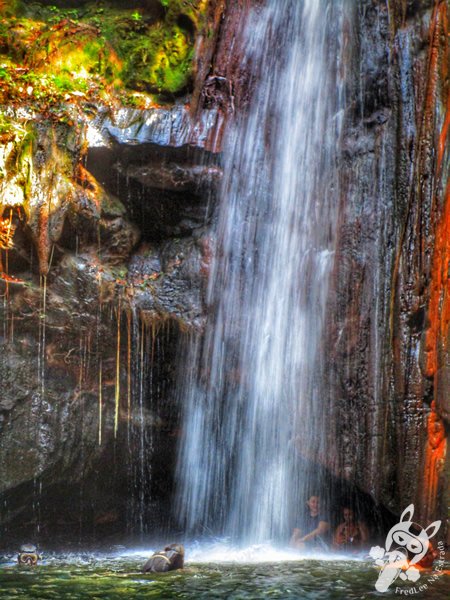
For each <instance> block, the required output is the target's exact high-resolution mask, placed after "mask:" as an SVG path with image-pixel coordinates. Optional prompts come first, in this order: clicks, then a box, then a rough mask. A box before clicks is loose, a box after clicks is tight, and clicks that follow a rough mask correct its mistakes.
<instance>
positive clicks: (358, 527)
mask: <svg viewBox="0 0 450 600" xmlns="http://www.w3.org/2000/svg"><path fill="white" fill-rule="evenodd" d="M342 518H343V521H342V523H340V524H339V525H338V526H337V527H336V531H335V532H334V535H333V548H335V549H336V550H346V551H348V550H360V549H361V548H362V547H363V546H365V545H366V543H367V542H368V540H369V530H368V528H367V525H366V524H365V523H364V522H363V521H360V520H356V517H355V513H354V511H353V510H352V509H351V508H350V507H349V506H344V507H343V509H342Z"/></svg>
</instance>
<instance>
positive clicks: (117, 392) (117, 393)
mask: <svg viewBox="0 0 450 600" xmlns="http://www.w3.org/2000/svg"><path fill="white" fill-rule="evenodd" d="M120 317H121V306H120V298H119V303H118V306H117V351H116V390H115V396H114V404H115V410H114V437H117V431H118V429H119V405H120Z"/></svg>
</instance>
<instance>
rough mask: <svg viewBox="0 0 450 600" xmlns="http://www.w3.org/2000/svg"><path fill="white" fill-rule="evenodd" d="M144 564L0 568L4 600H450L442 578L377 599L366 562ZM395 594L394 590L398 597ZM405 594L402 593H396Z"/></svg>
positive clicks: (128, 560) (110, 560)
mask: <svg viewBox="0 0 450 600" xmlns="http://www.w3.org/2000/svg"><path fill="white" fill-rule="evenodd" d="M142 564H143V561H142V557H137V556H122V557H108V556H98V555H78V556H76V557H73V556H72V557H68V556H66V557H61V556H60V557H49V558H47V559H46V560H45V561H44V563H43V564H41V565H40V566H38V567H36V568H19V567H18V566H17V565H16V564H14V563H13V561H12V560H10V561H8V562H4V563H3V564H0V598H2V599H5V600H12V599H18V600H19V599H20V600H40V599H45V600H53V599H54V600H56V599H58V600H59V599H61V600H64V599H67V600H69V599H73V600H85V599H86V600H87V599H89V600H97V599H98V600H100V599H105V600H106V599H107V600H124V599H126V598H130V599H131V598H132V599H134V598H137V599H139V598H186V599H197V600H198V599H210V598H211V599H214V598H223V599H236V600H238V599H242V600H244V599H245V600H261V599H262V598H278V599H290V598H292V599H293V598H299V599H300V598H302V599H303V598H305V599H307V600H309V599H311V600H313V599H314V600H320V599H335V598H336V599H338V598H339V599H341V598H342V599H349V600H350V599H353V598H355V599H356V598H358V599H364V598H400V597H404V598H405V597H409V598H411V597H415V598H424V599H433V600H444V599H445V600H448V598H449V592H450V587H449V586H450V577H449V576H448V575H442V576H440V577H439V578H438V580H437V581H433V582H432V583H429V587H428V590H425V591H418V592H417V593H415V594H411V593H407V594H405V591H406V590H408V589H410V588H411V587H414V586H416V589H417V588H418V586H419V585H420V584H423V583H426V582H427V579H428V578H429V577H430V575H431V572H430V573H422V577H421V579H420V581H419V582H417V583H416V584H411V583H406V584H405V583H404V582H399V583H398V584H395V583H394V584H393V586H392V589H391V590H389V591H388V592H387V593H384V594H381V593H378V592H376V590H375V588H374V585H375V581H376V579H377V576H378V571H377V569H375V568H374V567H373V565H372V564H371V563H369V562H364V561H351V560H332V561H327V560H311V559H307V560H306V559H304V560H293V561H287V562H276V563H264V562H258V563H254V564H238V563H218V562H217V563H214V562H213V563H200V562H198V563H197V562H196V563H188V564H187V566H186V568H185V569H184V570H183V571H174V572H171V573H161V574H148V575H143V574H142V573H141V572H140V568H141V566H142ZM396 588H397V591H396ZM400 588H401V589H402V591H403V593H402V594H400V593H399V589H400Z"/></svg>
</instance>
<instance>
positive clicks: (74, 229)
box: [0, 110, 221, 544]
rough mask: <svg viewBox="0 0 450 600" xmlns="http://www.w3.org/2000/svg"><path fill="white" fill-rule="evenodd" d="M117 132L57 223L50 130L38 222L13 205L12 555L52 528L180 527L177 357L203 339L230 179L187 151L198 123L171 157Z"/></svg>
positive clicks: (97, 152)
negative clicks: (199, 332) (173, 499)
mask: <svg viewBox="0 0 450 600" xmlns="http://www.w3.org/2000/svg"><path fill="white" fill-rule="evenodd" d="M130 113H132V114H133V117H134V119H135V118H136V111H134V110H132V111H130ZM140 117H141V123H144V122H145V120H146V119H148V114H145V115H142V114H141V115H140ZM122 118H123V113H122ZM203 118H204V119H205V120H206V122H208V115H206V116H204V117H202V119H203ZM115 122H116V128H115V139H113V138H112V137H111V136H110V137H109V138H108V143H107V144H105V143H103V142H102V143H101V144H100V143H98V142H93V146H92V147H91V148H90V149H89V150H88V153H87V157H86V158H87V160H85V161H84V164H85V166H83V164H77V162H78V161H77V158H78V159H79V158H80V157H81V156H82V155H81V150H80V149H81V147H82V143H81V142H79V143H78V144H74V145H73V146H72V147H66V155H65V157H64V164H67V165H70V169H72V170H71V171H70V173H69V170H67V185H68V186H69V188H68V189H69V190H70V194H71V195H70V197H69V198H68V199H67V198H64V197H63V196H62V195H61V194H60V195H59V196H55V198H57V200H55V201H54V202H53V203H50V204H49V205H48V206H49V208H48V210H47V213H46V214H47V219H45V220H44V221H43V220H42V211H41V210H40V206H39V203H37V204H36V205H34V204H33V202H34V198H36V199H37V200H38V201H39V199H41V198H45V197H46V194H47V191H48V189H53V193H56V192H57V193H58V194H59V191H60V189H59V187H57V188H51V180H49V179H48V177H47V175H46V177H41V176H40V172H39V171H38V170H37V169H39V168H41V169H42V168H43V167H39V165H45V173H46V174H47V173H50V169H49V167H50V166H51V165H52V164H54V163H53V162H52V161H53V160H54V146H53V145H51V144H50V145H48V148H47V147H46V146H45V136H46V132H45V130H44V128H42V130H41V131H40V133H39V140H41V139H42V140H43V142H42V144H41V142H39V143H38V144H36V146H35V147H34V148H33V149H32V150H31V151H30V164H33V168H34V169H35V170H34V171H33V175H32V177H33V188H32V190H30V192H29V194H30V195H29V197H30V203H31V204H30V205H31V206H32V209H31V211H30V212H29V213H28V215H27V213H24V212H22V210H21V208H20V207H19V209H17V208H16V207H15V206H14V205H11V206H10V207H8V206H6V207H5V212H4V215H5V219H6V221H5V222H9V221H8V219H9V218H10V217H11V219H12V221H11V226H12V227H13V228H14V236H13V244H14V245H13V246H11V247H10V248H9V249H8V251H7V252H5V251H4V250H3V251H2V259H3V262H2V269H3V271H2V279H1V280H0V286H1V290H2V294H3V297H4V301H3V302H2V305H1V307H0V318H1V320H2V323H3V328H2V335H1V337H0V345H1V359H0V375H1V381H2V390H1V394H0V450H1V455H2V460H1V465H0V481H1V484H0V497H1V499H2V511H1V515H0V526H1V527H2V532H3V539H4V543H5V544H6V543H8V539H12V540H16V539H20V537H21V536H25V537H28V538H29V536H34V535H35V534H36V526H37V524H38V523H39V524H40V525H39V529H40V532H41V533H40V536H41V539H42V540H46V541H47V542H48V541H49V538H52V537H53V541H54V543H56V544H57V543H58V540H60V541H63V542H64V543H65V542H66V540H70V539H71V540H72V541H73V540H74V539H75V538H76V539H78V538H79V539H80V541H89V540H94V539H101V538H103V537H105V536H106V537H107V536H110V535H114V534H116V533H117V534H118V533H120V534H121V535H123V534H124V532H125V531H126V532H128V533H129V534H130V535H133V534H137V533H139V530H140V529H142V531H143V532H145V531H148V530H149V529H151V530H152V531H153V532H155V531H157V529H158V527H162V526H167V523H168V522H169V520H170V518H171V513H170V503H169V502H168V498H169V497H170V494H171V488H172V484H173V482H172V478H173V473H174V470H175V464H174V463H175V457H176V447H177V443H176V439H177V435H178V427H179V423H178V414H177V410H176V406H175V402H174V400H173V395H174V391H173V380H174V372H175V364H176V348H177V346H178V342H179V338H180V336H182V335H184V332H185V331H188V330H189V329H190V328H193V327H195V328H198V327H202V323H203V319H204V309H203V295H204V288H205V283H206V277H207V272H208V264H209V260H210V258H211V257H210V235H211V234H210V232H209V226H210V224H211V218H212V210H213V206H214V197H215V192H216V189H217V186H218V185H219V183H220V178H221V170H220V167H219V166H218V164H217V160H216V158H215V156H214V155H213V154H210V153H208V152H207V151H206V150H205V149H204V148H203V147H201V146H199V147H197V148H195V147H191V146H188V145H186V144H185V143H184V142H185V141H186V140H187V139H194V137H193V135H192V133H190V131H189V128H191V130H192V128H193V127H194V121H193V120H190V121H189V120H186V121H185V129H184V132H183V136H184V137H183V136H181V137H178V138H177V137H175V138H174V137H173V135H172V134H173V130H172V134H171V133H170V132H169V131H167V130H166V131H164V127H163V126H162V125H161V124H159V125H158V131H159V133H158V136H162V137H163V139H164V140H166V141H167V144H165V145H158V144H157V143H155V139H161V138H158V137H157V138H155V136H153V134H152V133H151V131H147V134H148V135H147V137H144V138H143V139H142V143H139V142H138V143H136V140H135V139H133V138H132V137H131V138H130V130H129V127H127V126H124V127H122V128H120V127H117V123H120V119H116V120H115ZM135 122H136V120H135ZM199 122H201V121H199ZM211 122H212V123H214V120H213V121H211ZM125 123H126V121H125V122H124V121H122V124H124V125H125ZM165 123H166V127H167V128H169V129H170V128H171V127H172V120H171V119H168V120H166V121H165ZM82 127H85V128H86V127H87V125H86V124H82ZM89 127H90V128H91V129H92V123H91V124H90V125H89ZM85 130H86V131H87V129H85ZM96 131H97V138H95V139H97V140H100V139H102V130H101V129H98V130H96ZM209 131H211V129H210V130H209ZM51 132H52V129H49V131H47V134H48V135H50V133H51ZM61 135H62V134H61ZM141 135H142V132H141ZM171 135H172V137H171ZM177 135H178V134H177ZM82 137H83V136H82ZM197 139H198V138H197ZM202 139H203V142H202V143H205V144H206V137H204V138H202ZM171 142H173V146H172V145H171ZM96 144H97V145H96ZM61 146H62V144H61ZM40 156H41V158H39V157H40ZM34 165H37V166H34ZM53 170H54V172H55V173H57V171H56V166H55V167H54V168H53ZM69 175H72V178H71V177H69ZM55 190H56V192H55ZM34 206H36V208H33V207H34ZM33 211H34V212H33ZM34 214H35V215H36V218H34V217H33V215H34ZM42 231H44V232H45V233H46V235H45V236H44V238H43V235H42ZM43 243H46V244H47V245H46V246H45V247H44V246H42V244H43ZM40 244H41V246H40ZM42 256H45V257H46V260H47V264H48V269H47V270H46V271H45V272H44V275H42V273H43V271H42V270H41V269H40V260H42ZM40 273H41V274H40ZM111 470H112V472H113V477H112V478H110V477H109V476H108V477H106V475H105V473H108V471H111ZM70 498H72V499H73V498H77V501H76V502H74V501H73V500H70ZM141 523H143V525H142V524H141ZM80 528H81V530H80V531H79V533H76V532H77V530H79V529H80ZM77 536H78V538H77Z"/></svg>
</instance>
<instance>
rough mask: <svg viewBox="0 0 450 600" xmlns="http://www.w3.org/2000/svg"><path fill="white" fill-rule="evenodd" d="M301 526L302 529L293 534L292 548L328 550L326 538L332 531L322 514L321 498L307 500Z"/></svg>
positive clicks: (313, 497)
mask: <svg viewBox="0 0 450 600" xmlns="http://www.w3.org/2000/svg"><path fill="white" fill-rule="evenodd" d="M300 525H301V527H300V528H295V529H294V531H293V532H292V536H291V541H290V546H292V548H296V549H298V550H303V549H305V548H321V549H328V546H327V544H326V542H325V541H324V538H325V536H326V535H327V533H328V531H329V529H330V524H329V523H328V521H327V519H326V517H325V516H323V514H322V513H321V508H320V497H319V496H310V497H309V499H308V500H307V502H306V507H305V512H304V514H303V516H302V519H301V523H300Z"/></svg>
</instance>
